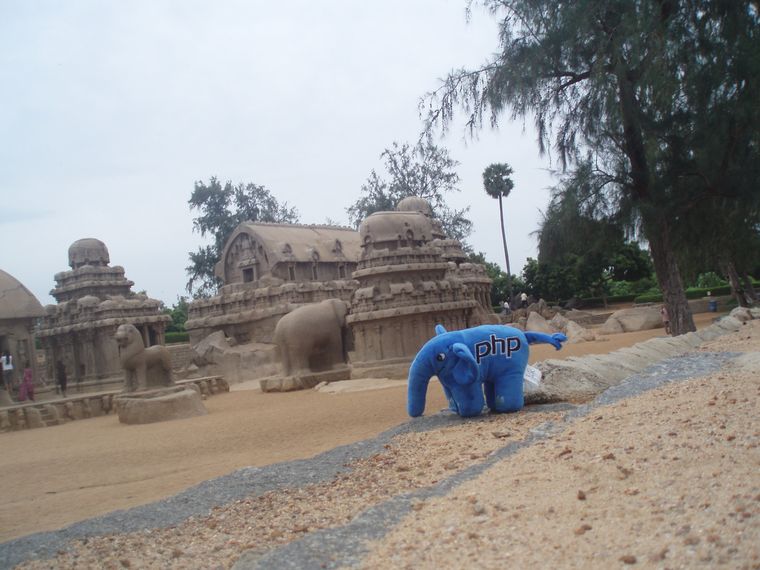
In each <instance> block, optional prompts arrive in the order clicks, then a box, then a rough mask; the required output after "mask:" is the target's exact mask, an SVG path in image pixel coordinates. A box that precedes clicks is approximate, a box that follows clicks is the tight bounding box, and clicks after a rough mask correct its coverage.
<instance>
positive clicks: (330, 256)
mask: <svg viewBox="0 0 760 570" xmlns="http://www.w3.org/2000/svg"><path fill="white" fill-rule="evenodd" d="M241 231H243V232H246V233H248V234H250V235H251V236H252V237H254V238H256V239H257V240H258V241H259V243H261V244H262V245H263V246H264V247H265V248H266V249H267V250H268V252H267V254H268V256H269V261H270V263H271V264H272V265H274V264H276V263H277V262H280V261H314V256H315V254H316V255H317V256H318V257H319V260H320V261H339V260H350V261H357V260H358V259H359V256H360V254H361V248H360V246H359V233H358V232H357V231H356V230H353V229H351V228H345V227H340V226H326V225H301V224H267V223H258V222H243V223H242V224H240V225H239V226H238V227H237V229H236V230H235V231H234V232H233V234H232V236H231V237H230V239H229V240H228V241H227V243H228V244H229V243H231V242H232V237H234V236H236V235H237V234H238V233H240V232H241ZM225 254H226V251H225ZM224 257H225V256H224V255H223V256H222V258H223V259H224Z"/></svg>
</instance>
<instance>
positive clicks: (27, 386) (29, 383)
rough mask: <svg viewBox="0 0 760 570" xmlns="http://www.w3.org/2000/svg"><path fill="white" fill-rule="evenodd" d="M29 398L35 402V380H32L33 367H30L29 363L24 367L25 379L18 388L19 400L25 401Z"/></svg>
mask: <svg viewBox="0 0 760 570" xmlns="http://www.w3.org/2000/svg"><path fill="white" fill-rule="evenodd" d="M27 398H28V399H29V400H31V401H32V402H34V382H33V380H32V369H31V368H29V364H28V363H27V365H26V367H25V368H24V380H23V381H22V382H21V386H19V389H18V401H19V402H23V401H24V400H26V399H27Z"/></svg>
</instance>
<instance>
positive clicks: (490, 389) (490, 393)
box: [483, 382, 496, 411]
mask: <svg viewBox="0 0 760 570" xmlns="http://www.w3.org/2000/svg"><path fill="white" fill-rule="evenodd" d="M483 391H484V392H485V394H486V405H487V406H488V409H489V410H492V411H493V410H496V393H495V392H496V386H494V384H493V382H484V383H483Z"/></svg>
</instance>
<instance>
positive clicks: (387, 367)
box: [351, 357, 413, 380]
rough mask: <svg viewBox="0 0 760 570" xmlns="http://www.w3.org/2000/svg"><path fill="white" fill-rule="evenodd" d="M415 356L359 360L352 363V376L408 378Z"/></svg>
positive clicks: (355, 377)
mask: <svg viewBox="0 0 760 570" xmlns="http://www.w3.org/2000/svg"><path fill="white" fill-rule="evenodd" d="M412 360H413V357H403V358H392V359H388V360H375V361H372V362H357V363H354V364H352V373H351V378H353V379H357V378H391V379H394V380H406V379H407V377H408V376H409V365H410V364H411V363H412Z"/></svg>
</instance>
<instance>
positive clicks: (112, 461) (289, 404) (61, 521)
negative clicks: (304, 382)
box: [0, 314, 760, 566]
mask: <svg viewBox="0 0 760 570" xmlns="http://www.w3.org/2000/svg"><path fill="white" fill-rule="evenodd" d="M696 317H697V325H698V327H700V328H701V327H703V326H706V325H708V324H710V323H711V322H712V320H713V319H714V318H715V317H716V315H715V314H704V315H697V316H696ZM662 334H663V331H662V330H661V329H660V330H654V331H645V332H640V333H627V334H621V335H614V336H612V337H606V338H605V339H604V340H603V341H599V342H592V343H582V344H575V345H568V346H567V347H566V348H565V349H563V350H562V351H561V352H556V351H554V349H553V348H551V347H546V346H534V347H532V348H531V353H532V358H531V360H532V361H536V360H543V359H546V358H557V357H567V356H571V355H583V354H598V353H605V352H610V351H612V350H615V349H617V348H620V347H622V346H629V345H632V344H635V343H636V342H640V341H642V340H646V339H647V338H651V337H653V336H661V335H662ZM756 340H757V339H756ZM405 397H406V393H405V386H404V384H403V382H399V383H397V384H396V385H395V386H391V387H388V388H385V389H381V390H371V391H356V392H354V391H346V392H338V393H322V392H316V391H311V390H310V391H302V392H293V393H287V394H262V393H261V392H259V391H257V390H235V391H232V392H230V393H229V394H222V395H218V396H214V397H212V398H210V399H208V400H206V402H205V403H206V406H207V408H208V411H209V415H208V416H204V417H199V418H191V419H187V420H177V421H173V422H164V423H158V424H149V425H142V426H125V425H121V424H119V422H118V420H117V419H116V418H115V417H114V416H107V417H102V418H95V419H89V420H85V421H78V422H71V423H68V424H65V425H62V426H57V427H52V428H46V429H41V430H30V431H24V432H12V433H5V434H0V442H1V443H2V449H3V453H2V454H0V480H2V481H3V482H4V485H3V486H2V487H1V488H0V540H3V541H4V540H8V539H10V538H14V537H18V536H23V535H26V534H29V533H32V532H37V531H42V530H52V529H56V528H60V527H62V526H65V525H67V524H70V523H72V522H75V521H79V520H83V519H85V518H89V517H92V516H96V515H99V514H103V513H107V512H110V511H113V510H116V509H123V508H128V507H132V506H136V505H140V504H145V503H148V502H151V501H154V500H157V499H160V498H163V497H166V496H169V495H172V494H175V493H177V492H179V491H181V490H183V489H185V488H187V487H189V486H192V485H194V484H196V483H198V482H200V481H203V480H206V479H210V478H212V477H216V476H219V475H223V474H226V473H229V472H231V471H233V470H235V469H237V468H240V467H245V466H261V465H267V464H271V463H275V462H280V461H286V460H290V459H297V458H306V457H310V456H313V455H315V454H317V453H319V452H322V451H325V450H327V449H331V448H333V447H336V446H338V445H342V444H346V443H351V442H354V441H359V440H362V439H366V438H368V437H371V436H373V435H376V434H377V433H379V432H381V431H383V430H385V429H387V428H389V427H392V426H394V425H397V424H399V423H401V422H403V421H405V420H406V419H407V418H406V413H405ZM428 397H429V400H428V402H429V403H428V410H429V411H430V412H432V411H434V410H437V409H441V408H443V407H445V401H444V399H443V396H442V393H441V390H440V388H439V387H438V386H436V385H435V384H431V387H430V390H429V396H428ZM644 398H646V396H644ZM756 401H757V400H756V399H755V400H754V402H755V404H754V406H755V410H754V413H755V416H756V412H757V404H756ZM518 416H519V414H518ZM513 417H515V416H513ZM495 421H496V420H495ZM499 421H501V420H499ZM520 421H522V422H527V421H528V420H527V419H520V420H514V419H513V420H512V422H513V423H515V422H520ZM511 429H512V430H514V429H515V428H514V427H512V428H511ZM449 435H451V434H449ZM451 437H452V438H453V439H451V441H450V442H449V444H451V442H456V437H455V436H453V435H452V436H451ZM452 445H453V444H452ZM399 449H400V448H399ZM399 453H400V452H399ZM475 455H477V454H475ZM471 460H472V461H475V460H477V457H476V458H475V459H471ZM444 469H445V466H444ZM754 469H755V472H757V466H756V465H755V466H754ZM755 477H756V476H755ZM425 479H426V480H427V477H425ZM391 491H392V490H391ZM391 491H389V492H391ZM759 496H760V495H759ZM357 508H358V507H357ZM547 508H548V507H547ZM346 516H349V515H348V514H347V515H346ZM287 536H288V534H287V533H286V532H283V533H282V534H281V535H280V536H278V537H275V540H276V541H277V542H282V541H283V540H285V539H286V538H287ZM230 556H233V555H230ZM61 564H62V566H65V564H63V562H62V561H61ZM159 566H160V564H159Z"/></svg>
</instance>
